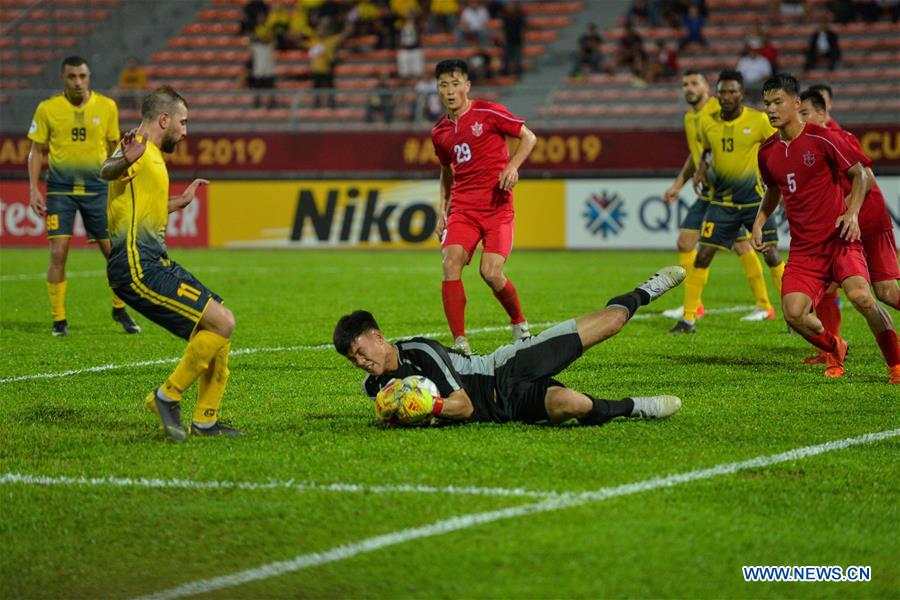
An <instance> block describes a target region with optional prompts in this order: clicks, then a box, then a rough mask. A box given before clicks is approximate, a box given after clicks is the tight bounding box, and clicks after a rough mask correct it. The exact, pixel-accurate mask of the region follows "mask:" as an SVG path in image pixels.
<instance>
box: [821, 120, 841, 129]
mask: <svg viewBox="0 0 900 600" xmlns="http://www.w3.org/2000/svg"><path fill="white" fill-rule="evenodd" d="M825 129H828V130H830V131H844V128H843V127H841V126H840V125H838V122H837V121H835V120H834V119H829V120H828V122H827V123H825Z"/></svg>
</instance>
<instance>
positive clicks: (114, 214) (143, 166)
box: [107, 138, 169, 286]
mask: <svg viewBox="0 0 900 600" xmlns="http://www.w3.org/2000/svg"><path fill="white" fill-rule="evenodd" d="M139 139H140V138H139ZM146 143H147V149H146V150H145V151H144V154H143V155H142V156H141V157H140V158H139V159H138V160H136V161H135V163H134V164H133V165H131V166H130V167H129V168H128V171H126V172H125V174H124V175H122V177H121V178H119V179H117V180H116V181H111V182H110V183H109V205H108V209H107V211H108V215H109V237H110V243H111V245H112V253H111V254H110V257H109V263H110V264H109V268H108V272H109V277H110V285H113V286H115V285H120V284H123V283H126V282H128V281H135V280H139V279H141V278H142V277H143V270H144V266H145V265H148V264H150V265H157V264H158V263H159V262H160V260H163V261H165V260H167V258H168V256H167V252H166V225H168V222H169V172H168V170H167V169H166V163H165V161H164V160H163V155H162V151H161V150H160V149H159V147H158V146H156V145H155V144H154V143H153V142H151V141H150V140H146ZM120 154H121V147H119V149H117V150H116V152H115V153H114V154H113V156H116V155H120Z"/></svg>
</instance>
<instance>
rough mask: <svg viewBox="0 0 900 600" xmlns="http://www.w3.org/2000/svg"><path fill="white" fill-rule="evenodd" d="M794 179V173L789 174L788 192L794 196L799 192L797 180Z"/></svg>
mask: <svg viewBox="0 0 900 600" xmlns="http://www.w3.org/2000/svg"><path fill="white" fill-rule="evenodd" d="M794 177H795V174H794V173H788V174H787V182H788V191H790V192H791V193H792V194H793V193H794V192H796V191H797V180H796V179H794Z"/></svg>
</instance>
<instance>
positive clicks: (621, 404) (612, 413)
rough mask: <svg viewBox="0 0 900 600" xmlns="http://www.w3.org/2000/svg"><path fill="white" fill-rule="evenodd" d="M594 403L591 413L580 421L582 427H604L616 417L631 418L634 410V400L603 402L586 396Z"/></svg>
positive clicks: (624, 399)
mask: <svg viewBox="0 0 900 600" xmlns="http://www.w3.org/2000/svg"><path fill="white" fill-rule="evenodd" d="M585 395H586V396H587V397H588V398H590V399H591V402H593V403H594V406H593V408H591V412H589V413H588V414H587V416H586V417H582V418H581V419H578V422H579V423H581V424H582V425H603V424H604V423H606V422H607V421H610V420H612V419H615V418H616V417H629V416H631V412H632V411H633V410H634V400H632V399H631V398H623V399H622V400H603V399H601V398H594V397H593V396H591V395H590V394H585Z"/></svg>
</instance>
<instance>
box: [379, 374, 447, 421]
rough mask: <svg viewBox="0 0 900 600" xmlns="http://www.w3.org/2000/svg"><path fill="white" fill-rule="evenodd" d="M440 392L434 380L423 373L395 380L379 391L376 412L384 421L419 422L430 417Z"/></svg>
mask: <svg viewBox="0 0 900 600" xmlns="http://www.w3.org/2000/svg"><path fill="white" fill-rule="evenodd" d="M438 400H440V394H439V392H438V389H437V386H436V385H435V384H434V382H433V381H431V380H430V379H428V378H427V377H422V376H421V375H410V376H409V377H405V378H403V379H402V380H393V381H391V382H390V383H389V384H388V385H386V386H385V387H384V388H382V389H381V391H380V392H378V396H377V397H376V399H375V414H376V415H377V416H378V418H379V419H381V420H383V421H396V422H400V423H418V422H420V421H422V420H424V419H426V418H427V417H430V416H431V414H432V412H433V410H434V404H435V402H436V401H438Z"/></svg>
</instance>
